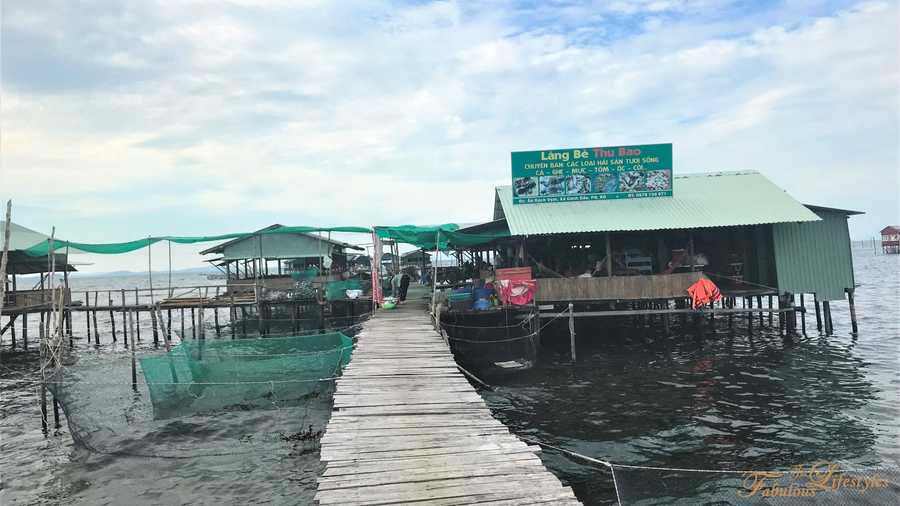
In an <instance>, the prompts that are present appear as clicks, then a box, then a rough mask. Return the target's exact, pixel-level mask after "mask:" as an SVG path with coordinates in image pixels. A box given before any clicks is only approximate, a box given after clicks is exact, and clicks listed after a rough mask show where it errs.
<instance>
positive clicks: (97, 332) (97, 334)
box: [91, 292, 100, 346]
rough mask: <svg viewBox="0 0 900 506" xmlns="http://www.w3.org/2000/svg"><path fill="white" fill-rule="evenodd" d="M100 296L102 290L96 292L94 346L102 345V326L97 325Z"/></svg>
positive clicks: (93, 317)
mask: <svg viewBox="0 0 900 506" xmlns="http://www.w3.org/2000/svg"><path fill="white" fill-rule="evenodd" d="M99 297H100V292H94V311H93V313H94V314H93V316H92V318H91V319H92V320H93V321H94V346H100V326H99V325H97V300H98V299H99Z"/></svg>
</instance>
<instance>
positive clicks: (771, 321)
mask: <svg viewBox="0 0 900 506" xmlns="http://www.w3.org/2000/svg"><path fill="white" fill-rule="evenodd" d="M769 309H772V296H771V295H769ZM774 317H775V315H774V314H772V313H771V312H769V328H772V324H773V320H772V319H773V318H774Z"/></svg>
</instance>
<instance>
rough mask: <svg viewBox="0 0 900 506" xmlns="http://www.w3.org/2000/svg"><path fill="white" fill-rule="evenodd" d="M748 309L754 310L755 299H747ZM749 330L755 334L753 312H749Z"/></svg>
mask: <svg viewBox="0 0 900 506" xmlns="http://www.w3.org/2000/svg"><path fill="white" fill-rule="evenodd" d="M746 300H747V304H746V306H747V309H753V297H747V299H746ZM747 328H748V329H749V330H750V332H753V312H752V311H747Z"/></svg>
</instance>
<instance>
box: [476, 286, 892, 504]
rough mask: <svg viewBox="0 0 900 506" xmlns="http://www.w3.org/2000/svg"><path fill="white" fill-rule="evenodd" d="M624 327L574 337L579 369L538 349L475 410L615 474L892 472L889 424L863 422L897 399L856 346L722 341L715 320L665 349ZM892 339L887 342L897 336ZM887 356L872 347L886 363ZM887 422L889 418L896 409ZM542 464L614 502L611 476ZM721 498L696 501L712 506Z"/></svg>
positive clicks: (555, 347) (774, 332) (732, 336)
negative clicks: (802, 467)
mask: <svg viewBox="0 0 900 506" xmlns="http://www.w3.org/2000/svg"><path fill="white" fill-rule="evenodd" d="M860 298H861V299H863V300H864V299H865V297H860ZM835 311H836V313H837V311H839V310H838V309H836V310H835ZM863 311H865V309H863ZM835 320H836V322H837V321H839V318H835ZM630 323H631V322H628V321H625V322H619V324H618V325H612V326H606V327H588V326H587V325H583V326H581V327H579V328H578V329H577V335H578V340H579V343H578V363H577V365H575V366H572V365H571V364H570V363H569V354H568V334H567V331H565V330H564V329H562V328H561V329H558V330H559V332H557V335H556V337H555V338H550V339H546V340H545V341H546V342H545V346H544V348H543V354H542V356H541V362H540V363H539V365H538V366H537V367H535V368H534V369H532V370H530V371H528V372H525V373H522V374H520V375H517V376H511V377H505V378H494V379H493V382H494V383H495V384H498V385H499V388H498V389H497V390H496V391H494V392H485V393H484V394H483V395H484V397H485V399H486V400H487V401H488V403H489V404H490V406H491V407H492V408H493V409H494V411H495V413H496V415H497V416H498V417H499V418H501V419H502V420H503V421H504V422H506V423H508V424H509V425H510V426H511V428H512V429H513V430H514V431H515V432H516V433H518V434H521V435H523V436H526V437H533V438H534V439H538V440H541V441H544V442H547V443H551V444H556V445H559V446H562V447H564V448H566V449H568V450H571V451H575V452H578V453H582V454H585V455H589V456H594V457H600V458H607V459H609V460H611V461H612V462H616V463H624V464H636V465H646V466H659V467H675V468H701V469H786V468H789V467H790V466H791V465H794V464H801V463H803V464H808V463H811V462H814V461H821V460H827V461H837V462H843V463H853V464H856V465H878V464H885V463H888V464H891V465H896V461H895V460H892V459H891V456H893V455H895V451H896V448H897V441H896V423H897V422H896V420H894V421H892V422H889V423H888V426H887V427H885V426H884V425H879V424H878V423H876V420H877V419H878V418H877V417H876V420H873V416H872V415H873V413H874V414H876V415H877V414H878V413H879V411H880V410H883V409H885V407H884V404H885V402H886V399H885V395H886V393H888V392H886V391H885V387H886V386H888V387H892V388H894V390H893V391H894V392H895V394H894V396H895V395H896V387H893V386H891V384H890V383H891V382H892V381H891V380H892V378H891V377H890V376H887V377H885V374H884V369H885V364H882V363H875V364H873V363H872V360H871V359H870V357H866V356H865V353H859V352H858V350H857V349H856V347H857V346H860V345H859V341H858V340H856V339H850V338H849V336H848V337H846V338H844V337H840V336H834V337H829V338H824V337H820V336H818V335H817V333H816V332H815V322H814V320H813V322H812V325H811V326H810V327H811V334H810V337H795V338H784V337H781V336H779V335H778V323H777V319H776V321H775V328H774V329H768V328H763V329H760V327H759V322H758V320H756V321H754V326H753V333H752V335H751V334H750V333H749V332H748V329H747V328H746V320H744V319H740V321H738V319H735V322H734V326H733V328H731V329H729V328H728V324H727V321H725V320H724V319H723V320H722V321H718V322H717V323H716V329H715V330H714V329H712V328H709V327H707V329H706V333H705V335H703V336H702V337H701V338H699V339H698V338H697V336H696V335H695V333H694V330H693V329H692V328H684V329H682V328H680V327H678V328H674V329H673V330H674V332H675V334H674V335H673V336H671V337H668V338H666V337H664V336H662V335H661V334H660V333H659V332H658V331H657V330H655V329H651V328H649V327H648V328H640V327H638V328H635V327H633V326H631V325H630ZM808 323H809V322H808ZM808 328H809V327H808ZM879 330H881V329H872V330H870V331H869V334H868V336H869V337H868V338H869V339H872V338H877V336H879ZM546 335H547V334H546V333H545V337H546ZM863 339H866V337H865V336H860V340H863ZM889 339H891V340H893V342H894V343H896V339H897V336H889ZM890 349H891V348H890V346H885V343H882V349H881V353H882V354H884V353H890ZM873 369H874V370H873ZM893 380H896V373H894V375H893ZM875 381H877V382H878V384H876V383H875ZM886 383H887V384H886ZM894 385H895V383H894ZM886 409H888V410H889V411H891V412H893V413H894V414H896V410H897V405H896V402H894V403H893V405H892V406H890V407H888V408H886ZM886 433H887V434H888V435H886ZM544 458H545V462H546V463H547V464H548V466H549V467H551V468H552V469H553V470H554V471H555V472H557V473H558V474H559V475H560V476H562V477H563V478H565V479H567V480H568V481H569V482H570V483H571V484H572V485H573V486H574V487H575V489H576V492H577V493H578V495H579V498H580V499H582V500H584V501H585V502H586V503H587V504H606V503H610V502H614V498H615V493H614V490H613V488H612V483H611V480H610V476H609V473H608V471H605V470H603V469H597V468H596V467H594V466H590V465H586V464H585V463H583V462H579V461H577V460H573V459H571V458H567V457H563V456H561V455H558V454H553V453H552V452H545V455H544ZM658 474H659V472H657V478H659V476H658ZM631 475H632V478H634V475H635V472H632V473H631ZM635 479H637V481H638V482H639V483H642V484H643V486H644V487H645V488H647V487H649V489H652V488H653V487H654V486H657V487H659V489H658V490H657V491H656V492H658V497H660V498H662V497H668V499H667V500H661V503H665V502H669V501H671V500H674V498H673V496H667V495H666V494H667V493H671V492H672V491H671V490H668V491H667V485H664V484H661V483H659V480H658V479H657V480H655V481H654V480H650V481H648V479H647V477H646V476H644V477H640V478H635ZM710 481H712V482H716V483H721V481H720V480H718V479H715V478H711V477H706V479H701V480H699V481H698V483H696V486H691V487H687V490H685V491H684V492H685V493H690V494H698V497H695V499H702V498H704V497H705V496H704V495H703V494H704V493H705V492H703V490H704V487H707V486H710V485H709V483H708V482H710ZM684 482H685V480H681V483H682V485H683V484H684ZM653 483H656V485H653ZM731 485H732V486H733V485H734V483H732V484H731ZM712 489H716V490H718V488H717V487H715V486H713V487H712ZM717 493H720V491H719V492H715V493H713V492H709V494H711V495H709V496H708V497H706V499H709V500H712V499H714V498H715V500H721V498H717V496H716V495H715V494H717ZM650 496H651V497H652V496H653V494H652V493H651V494H650ZM730 497H731V498H732V500H733V498H734V495H733V494H732V495H731V496H730ZM651 502H652V501H651Z"/></svg>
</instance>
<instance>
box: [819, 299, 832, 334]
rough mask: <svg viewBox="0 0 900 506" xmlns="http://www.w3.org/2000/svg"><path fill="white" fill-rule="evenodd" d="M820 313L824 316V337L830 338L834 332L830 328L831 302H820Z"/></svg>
mask: <svg viewBox="0 0 900 506" xmlns="http://www.w3.org/2000/svg"><path fill="white" fill-rule="evenodd" d="M822 312H823V313H824V316H825V335H826V336H830V335H831V333H832V332H833V331H834V328H833V327H832V326H831V302H830V301H827V300H823V301H822Z"/></svg>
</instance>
